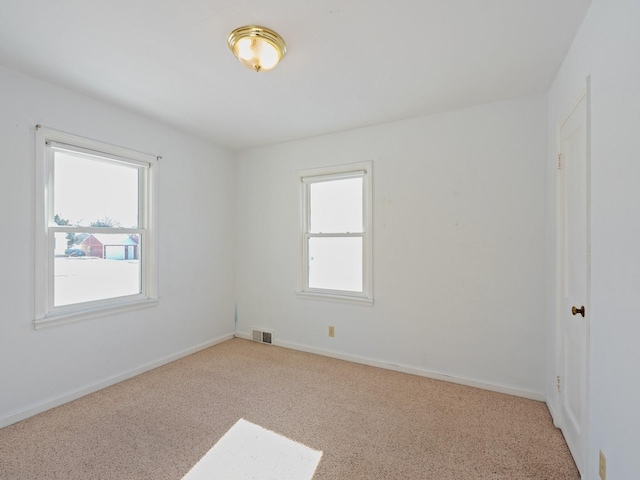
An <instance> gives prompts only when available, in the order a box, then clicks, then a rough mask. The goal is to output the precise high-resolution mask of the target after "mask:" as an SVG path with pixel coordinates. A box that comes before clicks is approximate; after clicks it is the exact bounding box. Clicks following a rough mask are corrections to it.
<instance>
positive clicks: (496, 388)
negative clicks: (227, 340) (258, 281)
mask: <svg viewBox="0 0 640 480" xmlns="http://www.w3.org/2000/svg"><path fill="white" fill-rule="evenodd" d="M235 336H236V337H238V338H244V339H246V340H251V335H250V334H248V333H241V332H236V333H235ZM273 344H274V345H276V346H278V347H284V348H290V349H292V350H299V351H302V352H307V353H314V354H316V355H322V356H324V357H331V358H337V359H339V360H346V361H348V362H354V363H361V364H363V365H369V366H372V367H378V368H385V369H387V370H393V371H396V372H402V373H410V374H412V375H418V376H421V377H427V378H433V379H435V380H443V381H445V382H451V383H457V384H460V385H466V386H468V387H475V388H481V389H483V390H489V391H492V392H498V393H505V394H507V395H514V396H516V397H522V398H528V399H530V400H537V401H539V402H544V401H546V397H545V395H543V394H542V393H538V392H533V391H530V390H525V389H522V388H516V387H509V386H507V385H500V384H496V383H489V382H483V381H480V380H473V379H470V378H464V377H457V376H453V375H447V374H444V373H439V372H435V371H432V370H427V369H424V368H417V367H410V366H407V365H397V364H393V363H386V362H383V361H380V360H374V359H371V358H366V357H360V356H358V355H349V354H344V353H340V352H334V351H332V350H324V349H321V348H316V347H309V346H307V345H300V344H297V343H293V342H286V341H281V340H277V337H276V338H275V339H274V342H273Z"/></svg>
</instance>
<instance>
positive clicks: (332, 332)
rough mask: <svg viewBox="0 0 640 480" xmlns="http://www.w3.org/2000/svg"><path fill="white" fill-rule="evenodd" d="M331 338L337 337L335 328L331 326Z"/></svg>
mask: <svg viewBox="0 0 640 480" xmlns="http://www.w3.org/2000/svg"><path fill="white" fill-rule="evenodd" d="M329 336H330V337H335V336H336V330H335V328H333V325H330V326H329Z"/></svg>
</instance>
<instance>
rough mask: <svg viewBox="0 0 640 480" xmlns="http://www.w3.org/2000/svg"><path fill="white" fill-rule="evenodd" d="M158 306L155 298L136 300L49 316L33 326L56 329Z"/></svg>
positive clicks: (40, 319)
mask: <svg viewBox="0 0 640 480" xmlns="http://www.w3.org/2000/svg"><path fill="white" fill-rule="evenodd" d="M157 304H158V299H157V298H151V299H144V300H136V301H134V302H129V303H120V304H118V305H109V306H102V307H94V308H87V309H85V310H81V311H77V312H65V313H58V314H50V315H47V316H45V317H43V318H36V319H35V320H34V321H33V326H34V327H35V329H36V330H43V329H45V328H50V327H57V326H59V325H66V324H68V323H75V322H81V321H83V320H92V319H94V318H99V317H105V316H107V315H115V314H118V313H124V312H130V311H134V310H140V309H142V308H149V307H155V306H156V305H157Z"/></svg>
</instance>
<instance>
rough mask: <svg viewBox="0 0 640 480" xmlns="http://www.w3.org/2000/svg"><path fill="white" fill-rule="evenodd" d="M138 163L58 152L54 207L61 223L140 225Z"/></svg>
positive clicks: (55, 158) (113, 225) (108, 225)
mask: <svg viewBox="0 0 640 480" xmlns="http://www.w3.org/2000/svg"><path fill="white" fill-rule="evenodd" d="M138 175H139V170H138V168H137V167H135V166H131V165H124V164H119V163H116V162H111V161H107V160H105V161H102V160H98V159H95V158H92V157H90V156H88V155H83V154H81V153H71V152H65V151H55V152H54V186H53V191H54V199H53V209H54V214H55V215H56V223H57V224H58V225H82V226H93V227H137V226H138Z"/></svg>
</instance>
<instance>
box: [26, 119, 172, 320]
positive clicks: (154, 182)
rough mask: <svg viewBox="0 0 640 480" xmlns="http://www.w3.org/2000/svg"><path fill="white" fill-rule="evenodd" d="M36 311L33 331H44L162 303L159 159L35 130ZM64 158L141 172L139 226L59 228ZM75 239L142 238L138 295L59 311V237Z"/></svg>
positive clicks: (99, 300) (73, 305) (42, 130)
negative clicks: (59, 175)
mask: <svg viewBox="0 0 640 480" xmlns="http://www.w3.org/2000/svg"><path fill="white" fill-rule="evenodd" d="M35 141H36V145H35V157H36V168H35V171H36V178H35V182H36V185H35V192H36V198H35V202H36V204H35V292H34V297H35V308H34V312H35V315H34V322H33V323H34V327H35V328H36V329H41V328H44V327H51V326H56V325H63V324H66V323H70V322H74V321H79V320H85V319H88V318H96V317H101V316H105V315H106V314H114V313H119V312H122V311H127V310H132V309H138V308H145V307H151V306H154V305H156V304H157V303H158V266H157V264H158V240H157V238H158V229H157V225H158V160H159V158H160V157H158V156H156V155H151V154H147V153H141V152H137V151H135V150H131V149H128V148H123V147H118V146H115V145H110V144H107V143H103V142H99V141H96V140H91V139H88V138H83V137H79V136H77V135H72V134H69V133H65V132H60V131H57V130H53V129H50V128H47V127H43V126H41V125H37V126H36V127H35ZM65 152H67V153H71V154H73V155H77V156H78V157H80V158H86V159H87V161H97V162H106V163H111V164H114V165H122V166H127V167H130V168H133V169H136V170H137V171H138V205H137V208H138V222H137V223H138V225H134V226H128V227H126V228H115V227H99V228H98V227H91V226H79V225H64V226H60V225H57V224H56V223H55V221H54V213H60V212H54V205H53V203H54V183H55V177H54V176H55V169H54V157H55V155H57V154H64V153H65ZM64 232H67V233H68V232H71V233H74V232H75V233H90V234H94V233H102V234H125V235H126V234H129V235H137V236H138V238H139V244H138V247H137V248H138V256H139V257H138V258H139V259H140V291H139V292H137V293H135V292H132V294H131V295H127V296H118V297H115V298H102V299H95V300H91V301H79V302H78V303H71V304H69V305H55V300H54V291H53V290H54V268H55V267H54V265H55V264H54V256H55V254H54V242H55V235H56V234H59V233H64Z"/></svg>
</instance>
